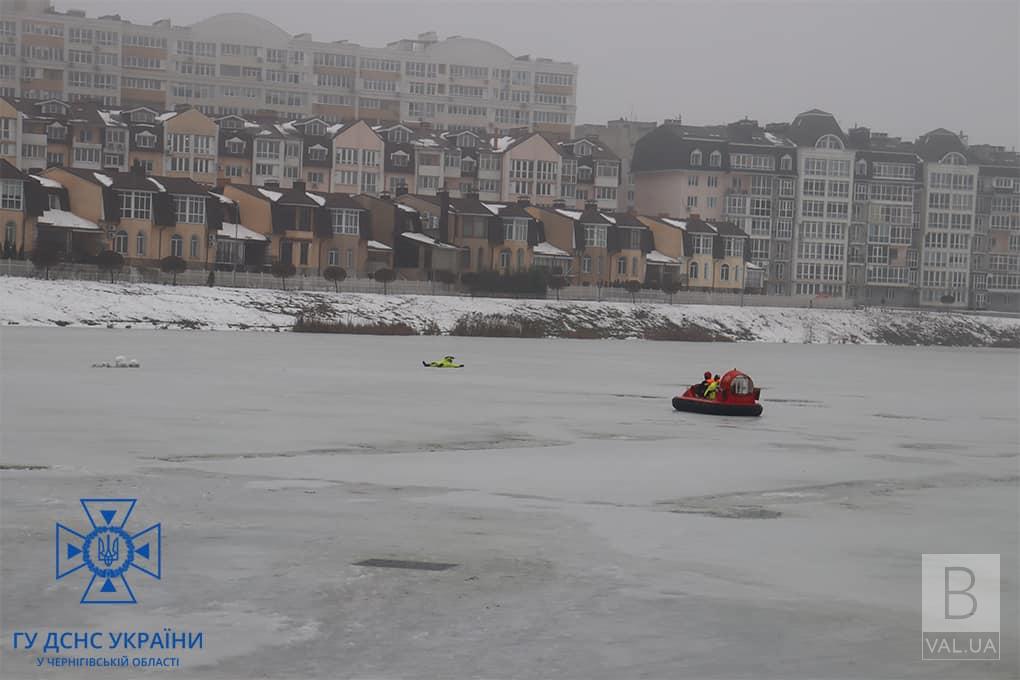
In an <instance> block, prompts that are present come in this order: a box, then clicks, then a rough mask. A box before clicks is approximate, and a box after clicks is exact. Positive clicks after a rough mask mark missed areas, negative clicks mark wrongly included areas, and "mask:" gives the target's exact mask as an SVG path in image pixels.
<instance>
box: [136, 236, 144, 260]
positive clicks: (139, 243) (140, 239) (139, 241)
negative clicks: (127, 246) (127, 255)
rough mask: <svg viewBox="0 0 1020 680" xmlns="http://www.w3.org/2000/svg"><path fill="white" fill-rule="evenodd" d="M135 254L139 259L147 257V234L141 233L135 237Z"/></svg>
mask: <svg viewBox="0 0 1020 680" xmlns="http://www.w3.org/2000/svg"><path fill="white" fill-rule="evenodd" d="M135 254H136V255H138V256H139V257H145V232H144V231H139V232H138V234H136V235H135Z"/></svg>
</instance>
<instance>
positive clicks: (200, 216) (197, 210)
mask: <svg viewBox="0 0 1020 680" xmlns="http://www.w3.org/2000/svg"><path fill="white" fill-rule="evenodd" d="M174 214H175V215H176V217H177V221H178V222H183V223H185V224H205V198H203V197H202V196H174Z"/></svg>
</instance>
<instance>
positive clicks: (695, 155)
mask: <svg viewBox="0 0 1020 680" xmlns="http://www.w3.org/2000/svg"><path fill="white" fill-rule="evenodd" d="M691 165H692V166H693V167H698V166H700V165H701V150H700V149H695V150H694V151H692V152H691Z"/></svg>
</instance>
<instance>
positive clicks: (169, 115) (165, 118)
mask: <svg viewBox="0 0 1020 680" xmlns="http://www.w3.org/2000/svg"><path fill="white" fill-rule="evenodd" d="M176 115H177V112H176V111H167V112H166V113H161V114H159V115H158V116H156V120H158V121H159V122H161V123H165V122H166V121H168V120H170V119H171V118H173V117H174V116H176Z"/></svg>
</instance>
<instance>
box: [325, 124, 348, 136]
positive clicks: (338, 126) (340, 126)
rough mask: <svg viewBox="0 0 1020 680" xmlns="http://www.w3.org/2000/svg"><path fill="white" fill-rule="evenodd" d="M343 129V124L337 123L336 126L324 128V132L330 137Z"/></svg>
mask: <svg viewBox="0 0 1020 680" xmlns="http://www.w3.org/2000/svg"><path fill="white" fill-rule="evenodd" d="M343 129H344V124H343V123H337V124H336V125H330V126H329V127H328V128H326V132H327V133H328V134H330V135H335V134H336V133H338V132H340V131H341V130H343Z"/></svg>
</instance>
